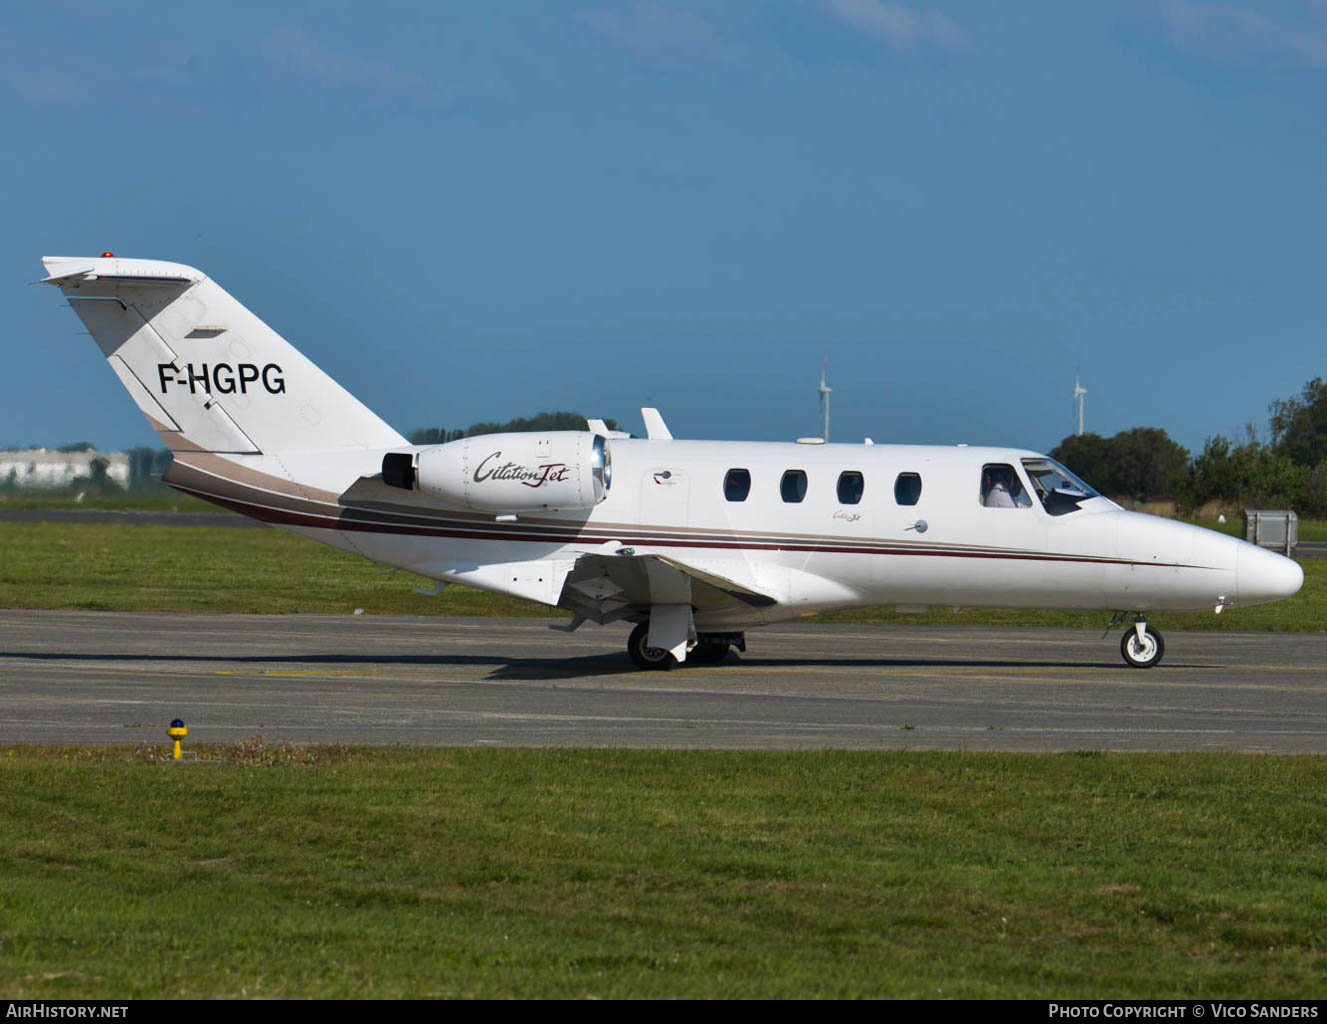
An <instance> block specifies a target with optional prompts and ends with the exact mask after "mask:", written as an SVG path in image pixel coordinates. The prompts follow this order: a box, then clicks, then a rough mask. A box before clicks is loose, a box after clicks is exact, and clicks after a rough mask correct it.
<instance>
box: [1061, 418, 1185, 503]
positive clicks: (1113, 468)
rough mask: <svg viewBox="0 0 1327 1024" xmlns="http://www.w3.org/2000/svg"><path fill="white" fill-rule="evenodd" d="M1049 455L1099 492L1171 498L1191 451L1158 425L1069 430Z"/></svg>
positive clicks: (1139, 497)
mask: <svg viewBox="0 0 1327 1024" xmlns="http://www.w3.org/2000/svg"><path fill="white" fill-rule="evenodd" d="M1050 456H1051V458H1053V459H1055V460H1056V461H1057V462H1062V463H1064V465H1066V466H1068V467H1069V468H1070V469H1072V470H1073V471H1074V472H1075V473H1077V474H1078V475H1079V476H1080V477H1082V478H1083V479H1084V480H1086V481H1087V482H1088V483H1090V484H1091V485H1092V486H1093V487H1095V488H1096V489H1097V490H1099V491H1101V492H1102V493H1103V494H1113V495H1116V496H1118V497H1123V496H1128V497H1130V498H1136V499H1139V500H1143V501H1146V500H1148V499H1151V498H1169V497H1173V496H1174V495H1175V494H1176V493H1177V490H1178V489H1179V488H1180V487H1181V486H1182V485H1183V481H1184V476H1185V470H1186V467H1187V466H1188V462H1189V453H1188V452H1187V451H1186V450H1185V449H1184V448H1183V447H1181V446H1180V445H1178V444H1176V443H1175V442H1174V441H1172V440H1171V439H1170V437H1168V436H1167V434H1166V432H1165V431H1164V430H1161V429H1159V428H1157V427H1134V428H1133V429H1132V430H1122V431H1120V433H1118V434H1116V435H1115V436H1114V437H1110V438H1106V437H1102V436H1100V435H1099V434H1082V435H1071V436H1069V437H1066V438H1065V439H1064V440H1063V441H1061V442H1060V443H1059V444H1058V445H1056V446H1055V447H1054V448H1053V449H1051V452H1050Z"/></svg>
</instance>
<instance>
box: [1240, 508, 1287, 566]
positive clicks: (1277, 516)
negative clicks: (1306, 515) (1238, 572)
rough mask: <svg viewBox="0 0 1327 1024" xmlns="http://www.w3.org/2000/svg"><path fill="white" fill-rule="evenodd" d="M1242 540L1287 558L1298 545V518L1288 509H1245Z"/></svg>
mask: <svg viewBox="0 0 1327 1024" xmlns="http://www.w3.org/2000/svg"><path fill="white" fill-rule="evenodd" d="M1244 539H1245V540H1247V541H1248V542H1249V543H1250V544H1257V545H1258V547H1260V548H1272V549H1273V550H1274V551H1279V552H1281V554H1283V555H1285V556H1287V557H1289V556H1290V554H1291V552H1293V551H1294V550H1295V545H1296V544H1298V543H1299V516H1297V515H1295V513H1293V512H1291V511H1289V510H1288V509H1267V508H1246V509H1245V510H1244Z"/></svg>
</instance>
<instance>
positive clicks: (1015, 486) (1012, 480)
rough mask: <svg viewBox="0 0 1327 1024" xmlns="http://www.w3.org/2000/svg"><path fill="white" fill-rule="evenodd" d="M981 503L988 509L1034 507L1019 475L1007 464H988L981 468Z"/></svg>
mask: <svg viewBox="0 0 1327 1024" xmlns="http://www.w3.org/2000/svg"><path fill="white" fill-rule="evenodd" d="M981 503H982V505H984V506H985V507H986V508H1031V507H1032V499H1031V498H1030V497H1028V492H1027V491H1026V490H1024V488H1023V482H1022V481H1021V480H1019V478H1018V473H1017V472H1016V471H1015V470H1014V467H1013V466H1011V465H1009V464H1008V463H1006V462H988V463H986V465H984V466H982V467H981Z"/></svg>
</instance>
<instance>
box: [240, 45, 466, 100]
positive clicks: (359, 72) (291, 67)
mask: <svg viewBox="0 0 1327 1024" xmlns="http://www.w3.org/2000/svg"><path fill="white" fill-rule="evenodd" d="M263 50H264V52H265V54H266V56H267V58H268V60H270V61H271V62H273V63H274V64H277V65H278V66H280V67H281V68H282V69H283V70H286V71H291V72H294V73H295V74H297V75H300V76H302V77H305V78H310V79H313V80H315V81H318V82H321V83H323V84H325V85H334V86H335V85H341V86H348V87H350V88H353V89H355V90H357V91H358V92H359V93H361V94H362V95H364V96H365V98H367V99H372V100H378V101H397V100H409V101H411V102H414V103H419V104H423V105H434V104H442V105H446V104H449V103H451V102H452V101H453V100H454V99H455V96H454V92H453V91H452V90H450V89H448V88H446V87H444V86H443V85H441V84H440V83H438V82H436V81H433V80H430V79H428V78H425V77H424V76H423V75H419V74H415V73H414V72H411V71H406V70H401V69H398V68H395V67H393V66H392V65H390V64H384V63H381V62H379V61H372V60H366V59H365V58H363V57H359V56H356V55H354V54H344V53H337V52H336V51H334V50H331V49H328V48H327V47H326V46H323V45H322V44H321V43H319V42H318V41H317V40H316V39H314V38H313V37H312V36H310V35H308V34H307V33H305V32H302V31H300V30H299V29H296V28H283V29H278V30H277V31H275V32H273V33H272V34H271V35H269V36H268V37H267V38H266V39H265V40H264V41H263Z"/></svg>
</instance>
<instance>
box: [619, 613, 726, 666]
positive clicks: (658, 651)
mask: <svg viewBox="0 0 1327 1024" xmlns="http://www.w3.org/2000/svg"><path fill="white" fill-rule="evenodd" d="M732 647H736V648H737V649H738V650H739V651H745V650H746V637H745V636H744V635H743V634H742V633H701V634H699V635H698V636H697V637H696V645H695V646H694V647H692V648H691V650H689V651H687V658H686V664H688V665H717V664H718V663H719V662H721V661H723V659H724V658H726V657H727V656H728V650H729V648H732ZM627 654H629V655H630V656H631V660H632V662H633V663H634V664H635V666H636V667H637V668H641V669H646V670H647V671H649V670H654V671H667V670H668V669H670V668H676V667H677V659H676V658H675V657H673V655H672V652H671V651H666V650H664V649H663V648H662V647H651V646H650V624H649V623H648V622H642V623H641V624H640V625H638V626H637V627H636V628H635V629H633V630H632V631H631V637H630V639H628V640H627Z"/></svg>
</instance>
